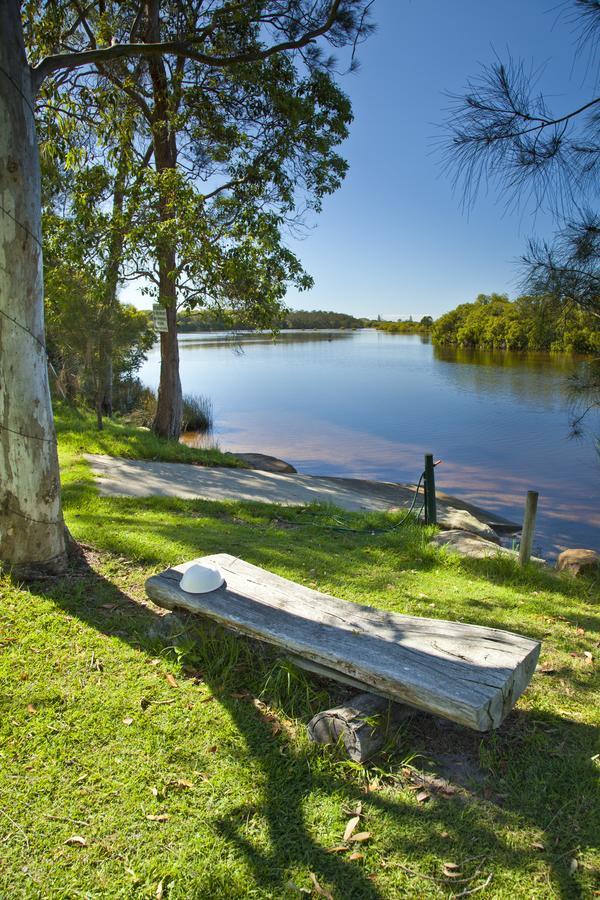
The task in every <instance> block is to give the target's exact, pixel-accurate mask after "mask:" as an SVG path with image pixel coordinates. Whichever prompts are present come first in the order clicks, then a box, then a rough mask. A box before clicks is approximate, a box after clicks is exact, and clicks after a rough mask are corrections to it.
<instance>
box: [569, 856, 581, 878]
mask: <svg viewBox="0 0 600 900" xmlns="http://www.w3.org/2000/svg"><path fill="white" fill-rule="evenodd" d="M578 868H579V863H578V862H577V860H576V859H575V857H573V859H571V860H570V861H569V875H574V874H575V872H576V871H577V869H578Z"/></svg>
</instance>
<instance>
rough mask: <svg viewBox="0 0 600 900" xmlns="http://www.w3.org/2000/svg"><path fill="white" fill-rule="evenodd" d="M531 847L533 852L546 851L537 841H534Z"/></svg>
mask: <svg viewBox="0 0 600 900" xmlns="http://www.w3.org/2000/svg"><path fill="white" fill-rule="evenodd" d="M531 846H532V847H533V849H534V850H545V849H546V848H545V847H544V845H543V844H540V842H539V841H534V842H533V844H532V845H531Z"/></svg>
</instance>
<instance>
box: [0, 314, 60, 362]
mask: <svg viewBox="0 0 600 900" xmlns="http://www.w3.org/2000/svg"><path fill="white" fill-rule="evenodd" d="M0 314H1V315H3V316H4V318H5V319H8V321H9V322H12V323H13V325H16V326H17V328H20V329H21V330H22V331H25V332H26V333H27V334H28V335H29V336H30V337H32V338H33V339H34V341H35V342H36V344H39V345H40V347H41V348H42V350H43V351H44V353H45V354H46V356H48V351H47V350H46V345H45V344H44V342H43V341H41V340H40V339H39V337H38V336H37V335H36V334H34V333H33V331H30V329H29V328H28V327H27V325H23V323H22V322H19V321H18V319H13V317H12V316H9V314H8V313H7V312H5V311H4V310H3V309H0Z"/></svg>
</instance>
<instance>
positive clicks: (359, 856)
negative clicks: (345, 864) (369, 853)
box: [348, 853, 365, 859]
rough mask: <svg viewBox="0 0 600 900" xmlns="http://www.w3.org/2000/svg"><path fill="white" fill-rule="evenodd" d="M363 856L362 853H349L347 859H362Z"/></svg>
mask: <svg viewBox="0 0 600 900" xmlns="http://www.w3.org/2000/svg"><path fill="white" fill-rule="evenodd" d="M364 858H365V854H364V853H351V854H350V856H349V857H348V859H364Z"/></svg>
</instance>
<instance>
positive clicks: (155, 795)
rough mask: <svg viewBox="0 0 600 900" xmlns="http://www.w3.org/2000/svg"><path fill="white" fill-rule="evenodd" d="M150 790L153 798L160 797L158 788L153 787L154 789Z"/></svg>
mask: <svg viewBox="0 0 600 900" xmlns="http://www.w3.org/2000/svg"><path fill="white" fill-rule="evenodd" d="M150 790H151V791H152V796H153V797H158V788H156V787H153V788H150Z"/></svg>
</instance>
